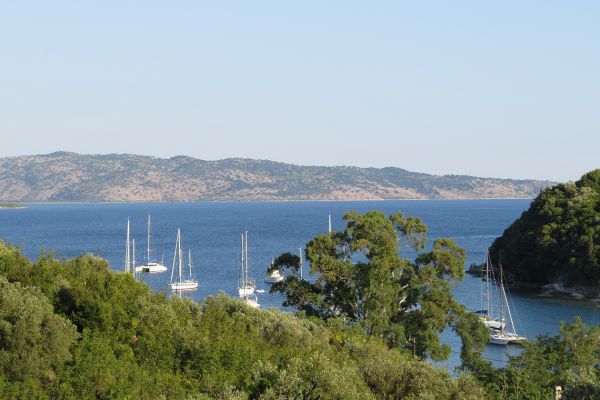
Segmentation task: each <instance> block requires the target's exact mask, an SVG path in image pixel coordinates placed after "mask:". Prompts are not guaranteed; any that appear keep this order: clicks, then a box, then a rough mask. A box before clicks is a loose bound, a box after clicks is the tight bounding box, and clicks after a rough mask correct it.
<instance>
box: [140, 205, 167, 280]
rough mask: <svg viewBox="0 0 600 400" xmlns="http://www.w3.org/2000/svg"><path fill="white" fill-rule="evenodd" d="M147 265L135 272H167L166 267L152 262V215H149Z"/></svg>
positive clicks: (141, 266)
mask: <svg viewBox="0 0 600 400" xmlns="http://www.w3.org/2000/svg"><path fill="white" fill-rule="evenodd" d="M146 251H147V253H146V264H144V265H140V266H138V267H135V272H149V273H159V272H165V271H166V270H167V267H165V266H164V265H163V264H162V263H158V262H155V261H152V256H151V254H152V229H151V221H150V214H148V247H147V248H146Z"/></svg>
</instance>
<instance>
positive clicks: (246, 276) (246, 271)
mask: <svg viewBox="0 0 600 400" xmlns="http://www.w3.org/2000/svg"><path fill="white" fill-rule="evenodd" d="M244 247H245V253H246V266H245V269H244V287H245V285H246V284H247V283H248V231H246V241H245V243H244Z"/></svg>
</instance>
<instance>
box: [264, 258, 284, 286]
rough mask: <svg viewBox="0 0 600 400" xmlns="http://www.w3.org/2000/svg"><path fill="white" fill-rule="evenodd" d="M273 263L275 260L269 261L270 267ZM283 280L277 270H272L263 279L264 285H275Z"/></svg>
mask: <svg viewBox="0 0 600 400" xmlns="http://www.w3.org/2000/svg"><path fill="white" fill-rule="evenodd" d="M274 263H275V260H271V266H273V264H274ZM282 280H283V275H281V271H280V270H279V269H274V270H272V271H271V273H269V274H268V275H267V277H266V278H265V282H266V283H277V282H281V281H282Z"/></svg>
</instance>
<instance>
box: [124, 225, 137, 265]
mask: <svg viewBox="0 0 600 400" xmlns="http://www.w3.org/2000/svg"><path fill="white" fill-rule="evenodd" d="M133 252H134V253H133V262H132V261H131V231H130V224H129V218H127V234H126V237H125V268H124V271H125V273H127V274H129V273H131V272H133V271H134V266H135V240H134V241H133Z"/></svg>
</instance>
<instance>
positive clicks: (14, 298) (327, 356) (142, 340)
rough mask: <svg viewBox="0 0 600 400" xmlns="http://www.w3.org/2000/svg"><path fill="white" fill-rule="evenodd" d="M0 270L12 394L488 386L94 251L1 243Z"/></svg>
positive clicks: (372, 393) (4, 364)
mask: <svg viewBox="0 0 600 400" xmlns="http://www.w3.org/2000/svg"><path fill="white" fill-rule="evenodd" d="M432 262H433V261H432ZM0 276H1V277H0V346H1V347H0V367H1V374H0V397H1V398H7V399H11V398H55V399H113V398H119V399H167V398H169V399H171V398H173V399H189V400H192V399H204V400H209V399H223V400H241V399H263V400H267V399H306V400H316V399H321V400H323V399H390V398H448V399H450V398H472V396H471V394H472V393H479V392H480V391H481V387H480V386H477V385H476V384H474V383H473V382H472V380H471V379H470V378H469V377H468V376H464V377H460V378H458V379H456V380H453V379H451V377H450V376H449V374H448V373H446V372H445V371H441V370H437V369H435V368H433V367H431V366H429V365H428V364H426V363H424V362H421V361H416V360H414V359H413V358H412V357H411V356H410V355H407V354H406V353H405V352H403V351H399V350H397V349H389V348H388V347H387V345H386V344H385V343H384V342H383V341H381V340H380V339H378V338H376V337H370V338H367V337H365V336H364V334H362V331H359V330H356V329H354V328H353V327H352V326H348V325H347V324H345V323H344V322H343V321H342V320H340V319H336V318H331V319H330V320H329V321H328V322H327V323H324V322H323V321H322V320H321V319H318V318H298V317H296V316H293V315H291V314H289V313H284V312H281V311H277V310H255V309H252V308H249V307H248V306H246V305H245V304H243V303H242V302H240V301H238V300H234V299H231V298H229V297H228V296H225V295H223V294H220V295H218V296H215V297H209V298H208V299H206V301H205V303H204V304H203V305H202V306H201V305H199V304H196V303H194V302H192V301H190V300H187V299H177V298H172V299H169V298H166V297H165V296H163V295H160V294H155V293H152V292H150V291H149V290H148V288H147V287H146V286H145V285H144V284H142V283H140V282H137V281H135V280H134V279H133V277H132V276H130V275H126V274H122V273H117V272H113V271H111V270H110V269H109V268H108V265H107V264H106V262H105V261H104V260H102V259H100V258H98V257H95V256H93V255H84V256H80V257H77V258H75V259H73V260H55V259H54V258H52V257H51V256H50V255H45V254H42V255H41V256H40V258H39V259H38V260H37V261H36V262H33V263H32V262H30V261H28V260H27V259H25V258H23V257H22V256H21V255H20V252H19V251H18V249H16V248H14V247H10V246H5V245H3V244H2V243H0ZM297 282H299V284H300V285H303V283H302V282H304V281H299V280H297ZM378 360H379V361H380V363H378V362H377V361H378ZM428 380H431V382H430V384H428V383H427V382H428ZM390 382H392V384H390ZM464 382H466V383H464ZM463 383H464V384H463ZM469 396H471V397H469Z"/></svg>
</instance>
